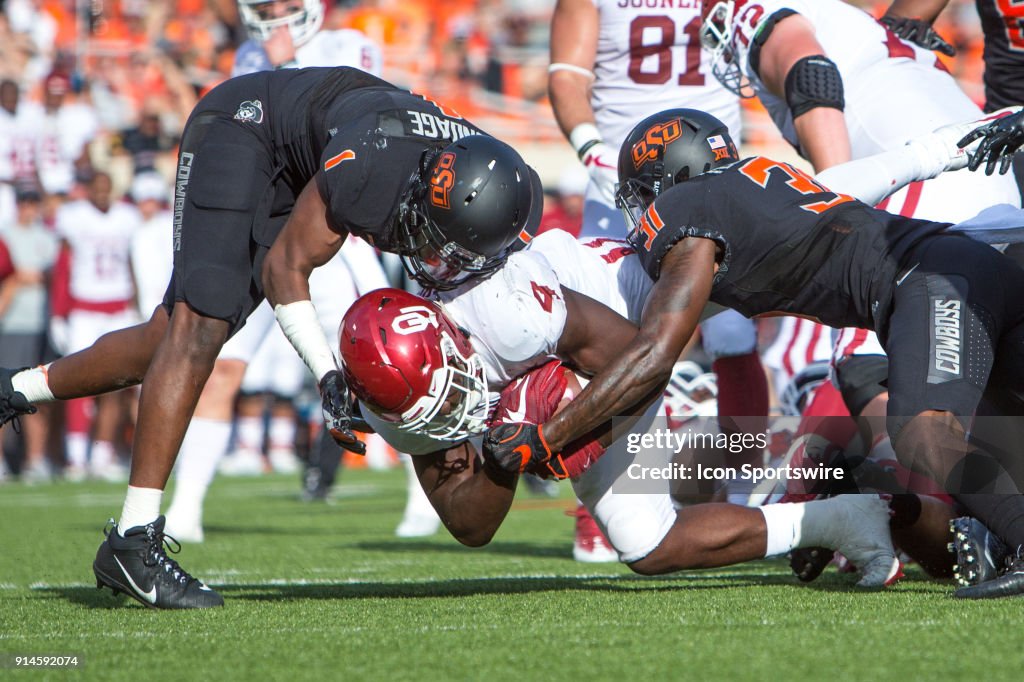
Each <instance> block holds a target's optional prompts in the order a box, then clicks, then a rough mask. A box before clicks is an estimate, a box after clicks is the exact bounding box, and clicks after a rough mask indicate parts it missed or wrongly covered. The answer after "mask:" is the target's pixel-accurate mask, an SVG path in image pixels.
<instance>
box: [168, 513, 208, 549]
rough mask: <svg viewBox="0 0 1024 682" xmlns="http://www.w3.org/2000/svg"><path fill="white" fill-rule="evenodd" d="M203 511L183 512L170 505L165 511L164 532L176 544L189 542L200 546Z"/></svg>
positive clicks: (202, 538)
mask: <svg viewBox="0 0 1024 682" xmlns="http://www.w3.org/2000/svg"><path fill="white" fill-rule="evenodd" d="M202 514H203V510H202V509H200V510H199V511H196V510H189V511H185V510H183V509H181V508H180V507H178V506H175V505H171V508H170V509H168V510H167V516H166V518H167V525H166V526H165V527H164V532H165V533H166V534H167V535H170V536H171V537H172V538H174V539H175V540H177V541H178V542H189V543H193V544H197V545H198V544H202V542H203V540H204V539H205V538H204V536H203V516H202Z"/></svg>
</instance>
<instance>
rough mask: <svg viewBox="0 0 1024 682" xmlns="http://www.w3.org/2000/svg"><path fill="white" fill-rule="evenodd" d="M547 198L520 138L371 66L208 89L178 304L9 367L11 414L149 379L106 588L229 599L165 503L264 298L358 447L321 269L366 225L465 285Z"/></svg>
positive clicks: (175, 285) (190, 165) (1, 405)
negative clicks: (312, 286) (200, 564)
mask: <svg viewBox="0 0 1024 682" xmlns="http://www.w3.org/2000/svg"><path fill="white" fill-rule="evenodd" d="M541 204H542V191H541V187H540V181H539V179H538V177H537V174H536V173H535V172H534V171H533V169H532V168H530V167H529V166H528V165H527V164H526V163H525V162H524V161H523V160H522V158H521V157H520V156H519V154H517V153H516V152H515V150H513V149H512V148H511V147H509V146H508V145H506V144H504V143H502V142H500V141H498V140H496V139H494V138H492V137H489V136H487V135H484V134H481V133H480V131H479V129H478V128H476V127H475V126H473V125H472V124H471V123H469V122H468V121H466V120H464V119H462V118H461V117H460V116H458V115H457V114H455V113H454V112H451V111H449V110H447V109H445V108H444V107H442V106H441V105H439V104H436V103H434V102H432V101H429V100H426V99H424V98H422V97H420V96H418V95H414V94H412V93H410V92H408V91H405V90H401V89H399V88H396V87H395V86H393V85H391V84H389V83H386V82H384V81H382V80H380V79H378V78H375V77H373V76H371V75H369V74H367V73H365V72H362V71H358V70H355V69H350V68H321V69H299V70H284V71H273V72H265V73H258V74H252V75H248V76H240V77H239V78H233V79H231V80H229V81H227V82H225V83H223V84H221V85H220V86H218V87H217V88H215V89H214V90H213V91H211V92H210V93H209V94H208V95H207V96H206V97H204V98H203V100H202V101H201V102H200V104H199V105H198V106H197V107H196V109H195V111H193V113H192V115H191V117H190V118H189V121H188V123H187V124H186V128H185V132H184V136H183V138H182V142H181V148H180V152H179V159H178V167H177V172H176V182H175V194H174V214H173V220H174V222H173V243H174V271H173V275H172V279H171V283H170V285H169V287H168V290H167V294H166V296H165V298H164V305H163V306H162V307H161V308H159V309H157V310H156V311H155V312H154V313H153V315H152V317H151V318H150V319H149V321H148V322H146V323H145V324H142V325H139V326H136V327H132V328H130V329H125V330H121V331H119V332H114V333H112V334H108V335H106V336H103V337H101V338H100V339H99V340H98V341H97V342H96V343H95V344H94V345H93V346H91V347H90V348H88V349H86V350H84V351H82V352H80V353H76V354H74V355H71V356H68V357H66V358H63V359H61V360H58V361H57V362H54V363H53V364H51V365H49V366H48V367H46V368H36V369H31V370H27V371H22V372H12V371H10V370H4V371H3V372H2V373H0V423H3V422H6V421H9V420H10V419H11V418H13V417H14V416H16V415H17V414H19V413H25V412H30V411H31V410H32V407H31V403H32V402H35V401H46V400H53V399H66V398H71V397H77V396H82V395H88V394H94V393H102V392H105V391H108V390H111V389H113V388H118V387H122V386H127V385H131V384H136V383H139V382H141V381H142V380H143V377H145V378H146V382H145V388H144V389H143V391H142V397H141V400H140V406H139V418H138V426H137V429H136V433H135V443H134V447H133V461H132V470H131V478H130V483H129V488H128V494H127V496H126V498H125V505H124V508H123V510H122V513H121V517H120V519H119V520H118V522H117V524H116V526H115V527H114V528H113V529H111V531H110V532H109V533H108V535H107V539H106V540H105V541H104V542H103V544H102V545H101V546H100V549H99V552H98V553H97V556H96V561H95V562H94V564H93V568H94V572H95V573H96V578H97V582H98V584H100V585H106V586H108V587H111V588H112V589H114V590H117V591H122V592H125V593H127V594H129V595H130V596H132V597H133V598H135V599H137V600H139V601H140V602H142V603H143V604H145V605H146V606H151V607H155V608H199V607H209V606H218V605H221V604H222V603H223V600H222V599H221V597H220V595H218V594H217V593H216V592H215V591H213V590H211V589H210V588H208V587H207V586H205V585H204V584H203V583H202V582H200V581H199V580H196V579H195V578H193V577H192V576H191V575H189V574H188V573H187V572H186V571H185V570H184V569H182V568H181V567H180V566H179V565H178V564H177V563H176V562H175V561H174V560H172V559H170V558H169V557H168V556H167V554H166V552H165V551H164V548H163V545H164V533H163V529H164V518H163V517H161V516H159V513H160V501H161V497H162V494H163V488H164V485H165V484H166V482H167V477H168V474H169V472H170V469H171V467H172V465H173V463H174V459H175V455H176V453H177V451H178V449H179V447H180V446H181V441H182V438H183V435H184V433H185V429H186V426H187V424H188V421H189V418H190V416H191V414H192V411H193V409H194V408H195V404H196V400H197V399H198V397H199V393H200V391H201V389H202V387H203V384H204V383H205V381H206V379H207V377H208V376H209V374H210V371H211V369H212V367H213V364H214V361H215V359H216V357H217V355H218V352H219V351H220V349H221V347H222V346H223V344H224V342H225V341H226V340H227V339H228V338H229V337H230V336H232V335H233V334H234V333H236V332H237V331H238V330H239V329H241V327H242V326H243V325H244V324H245V321H246V318H247V317H248V316H249V314H250V313H251V312H252V311H253V310H254V309H255V308H256V307H257V306H258V305H259V303H260V302H262V300H263V299H264V298H266V299H267V300H269V301H270V303H271V304H273V305H274V313H275V316H276V318H277V320H278V322H279V323H280V325H281V327H282V329H283V330H284V332H285V336H287V337H288V339H289V341H291V342H292V344H293V345H294V346H295V348H296V351H297V352H298V353H299V355H300V356H301V357H302V358H303V360H305V362H306V364H307V366H308V367H309V368H310V369H311V371H312V372H313V374H314V376H315V377H316V379H317V381H318V385H319V387H320V391H321V397H322V399H323V407H324V416H325V420H326V423H327V428H329V429H330V430H331V433H332V435H333V436H334V437H335V438H336V440H338V441H339V443H341V444H342V445H343V446H347V447H349V448H352V449H356V450H358V449H359V448H360V447H361V446H360V444H359V442H358V440H357V439H356V437H355V435H354V434H353V433H352V431H351V428H350V419H351V417H350V406H349V403H348V392H347V389H346V387H345V385H344V383H343V381H342V379H341V375H340V373H339V372H338V370H337V366H336V364H335V359H334V355H333V353H332V350H331V344H330V343H329V342H328V341H327V339H326V337H325V335H324V332H323V330H322V328H321V327H320V323H319V321H318V319H317V314H316V310H315V308H314V307H313V305H312V303H310V299H309V286H308V279H309V275H310V272H311V271H312V270H313V269H314V268H315V267H317V266H319V265H320V264H322V263H324V262H326V261H327V260H328V259H330V258H331V257H332V256H334V254H335V253H336V252H337V251H338V249H339V248H340V246H341V244H342V242H343V241H344V240H345V238H346V236H347V235H348V234H349V233H351V234H353V235H355V236H361V237H363V238H365V239H366V240H367V241H370V242H372V243H373V245H374V246H376V247H378V248H380V249H382V250H384V251H390V252H395V253H399V254H401V255H402V257H403V259H404V261H405V263H406V265H407V267H408V268H409V270H410V272H411V273H412V274H413V276H414V277H415V278H416V279H417V280H418V281H419V282H420V283H421V284H423V285H424V286H428V287H429V286H432V287H449V286H454V285H456V284H458V283H460V282H462V281H466V280H468V279H471V278H472V277H476V276H479V275H481V274H483V273H486V272H490V271H492V270H494V269H495V268H497V267H498V266H499V265H500V264H501V262H502V261H503V260H504V259H505V258H506V257H507V256H508V254H509V253H511V252H512V251H514V250H516V249H517V248H518V247H519V246H521V245H523V244H524V243H525V240H528V239H529V238H530V236H531V235H532V234H533V233H534V232H535V230H536V227H537V225H538V223H539V219H540V215H541Z"/></svg>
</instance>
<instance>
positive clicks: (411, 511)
mask: <svg viewBox="0 0 1024 682" xmlns="http://www.w3.org/2000/svg"><path fill="white" fill-rule="evenodd" d="M402 460H403V462H404V463H405V475H406V479H405V481H406V488H405V490H406V499H405V516H406V518H408V517H410V516H437V512H436V511H434V505H432V504H430V500H429V499H428V498H427V494H426V493H425V492H423V486H421V485H420V481H419V479H418V478H416V468H415V467H413V465H412V457H409V456H408V455H403V456H402Z"/></svg>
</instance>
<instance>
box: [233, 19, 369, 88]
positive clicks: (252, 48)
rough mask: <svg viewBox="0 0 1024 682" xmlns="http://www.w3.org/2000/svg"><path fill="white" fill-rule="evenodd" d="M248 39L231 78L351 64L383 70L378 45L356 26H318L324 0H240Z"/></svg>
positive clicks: (320, 20) (240, 48) (237, 56)
mask: <svg viewBox="0 0 1024 682" xmlns="http://www.w3.org/2000/svg"><path fill="white" fill-rule="evenodd" d="M238 14H239V16H240V18H241V19H242V23H243V24H244V25H245V29H246V31H248V33H249V39H248V40H246V41H245V42H244V43H242V44H241V45H239V46H238V51H237V52H236V53H235V64H234V67H233V68H232V69H231V76H232V78H233V77H235V76H242V75H245V74H247V73H256V72H257V71H273V70H274V69H284V68H300V69H302V68H306V67H309V66H352V67H355V68H357V69H362V70H363V71H366V72H367V73H372V74H373V75H375V76H380V75H381V66H382V62H383V57H382V56H381V51H380V47H378V46H377V44H376V43H375V42H373V41H372V40H370V39H369V38H367V37H366V36H365V35H363V34H362V33H360V32H359V31H356V30H353V29H340V30H336V31H322V30H321V28H322V26H323V23H324V3H323V0H238Z"/></svg>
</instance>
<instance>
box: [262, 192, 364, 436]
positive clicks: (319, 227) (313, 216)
mask: <svg viewBox="0 0 1024 682" xmlns="http://www.w3.org/2000/svg"><path fill="white" fill-rule="evenodd" d="M346 236H347V233H338V232H335V231H334V230H332V229H331V228H330V226H329V225H328V223H327V207H326V205H325V204H324V202H323V199H322V198H321V197H320V191H319V190H318V189H317V185H316V179H315V178H314V179H313V180H310V181H309V183H308V184H307V185H306V187H305V188H304V189H303V190H302V192H301V193H300V194H299V198H298V199H297V200H296V201H295V207H294V208H293V209H292V212H291V215H289V216H288V221H287V222H286V223H285V225H284V227H283V228H282V229H281V234H279V235H278V236H277V239H275V240H274V244H273V246H271V248H270V251H269V252H268V253H267V257H266V259H265V260H264V262H263V273H262V275H263V290H264V292H266V296H267V300H268V301H270V305H272V306H273V307H274V316H275V317H276V318H277V322H278V324H280V325H281V330H282V331H283V332H284V335H285V336H286V337H287V338H288V341H289V342H291V344H292V346H293V347H294V348H295V351H296V352H297V353H298V354H299V357H301V358H302V360H303V361H304V362H305V363H306V366H307V367H309V369H310V371H311V372H312V373H313V376H314V377H316V380H317V384H318V386H319V388H320V397H321V399H322V403H323V405H322V406H323V414H324V424H325V426H326V427H327V429H328V430H329V431H330V433H331V436H332V437H333V438H334V440H335V441H337V443H338V444H339V445H341V446H342V447H343V448H345V449H347V450H351V451H353V452H357V453H359V454H362V453H363V452H365V449H366V448H365V446H364V445H363V444H362V442H361V441H360V440H359V439H358V438H356V435H355V433H353V432H352V402H351V398H350V397H349V391H348V386H346V385H345V381H344V379H343V378H342V376H341V374H340V373H339V372H338V368H337V364H336V362H335V360H334V353H333V351H332V350H331V346H330V343H328V341H327V337H326V336H325V335H324V330H323V327H321V326H320V319H319V316H318V315H317V313H316V310H315V309H314V308H313V302H312V301H310V300H309V275H310V273H312V272H313V269H314V268H317V267H319V266H321V265H323V264H324V263H326V262H327V261H329V260H330V259H331V258H332V257H333V256H334V255H335V254H336V253H337V252H338V249H340V248H341V245H342V243H343V242H344V241H345V237H346Z"/></svg>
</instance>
